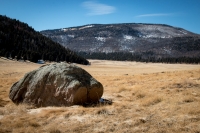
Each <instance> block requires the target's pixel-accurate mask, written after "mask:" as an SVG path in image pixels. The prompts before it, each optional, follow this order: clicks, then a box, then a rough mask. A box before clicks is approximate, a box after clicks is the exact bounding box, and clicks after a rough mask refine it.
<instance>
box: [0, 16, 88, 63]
mask: <svg viewBox="0 0 200 133" xmlns="http://www.w3.org/2000/svg"><path fill="white" fill-rule="evenodd" d="M0 56H4V57H7V58H12V59H14V58H16V59H18V60H30V61H32V62H37V61H38V60H39V59H43V60H49V61H57V62H58V61H67V62H75V63H79V64H88V63H89V62H88V61H87V60H86V59H84V58H82V57H80V56H78V55H77V54H76V53H75V52H73V51H71V50H69V49H68V48H65V47H64V46H61V45H60V44H58V43H55V42H53V41H52V40H51V39H49V38H47V37H45V36H43V35H42V34H40V33H39V32H36V31H35V30H34V29H33V28H31V27H29V26H28V24H26V23H23V22H20V21H19V20H16V19H11V18H8V17H6V16H2V15H0Z"/></svg>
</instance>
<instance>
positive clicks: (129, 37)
mask: <svg viewBox="0 0 200 133" xmlns="http://www.w3.org/2000/svg"><path fill="white" fill-rule="evenodd" d="M124 39H125V40H132V39H133V37H132V36H130V35H124Z"/></svg>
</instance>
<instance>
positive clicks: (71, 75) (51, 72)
mask: <svg viewBox="0 0 200 133" xmlns="http://www.w3.org/2000/svg"><path fill="white" fill-rule="evenodd" d="M102 95H103V86H102V84H101V83H100V82H98V81H97V80H96V79H94V78H93V77H92V76H91V75H90V74H89V73H88V72H86V71H85V70H83V69H82V68H80V67H77V66H75V65H72V64H67V63H56V64H50V65H45V66H42V67H40V68H38V69H37V70H34V71H31V72H29V73H27V74H26V75H25V76H24V77H23V78H22V79H21V80H19V81H18V82H16V83H15V84H13V86H12V87H11V89H10V94H9V97H10V99H11V100H12V101H13V102H14V103H16V104H19V103H28V104H32V105H35V106H37V107H45V106H71V105H81V104H86V103H93V102H98V100H99V99H100V98H101V96H102Z"/></svg>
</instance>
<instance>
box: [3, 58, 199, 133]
mask: <svg viewBox="0 0 200 133" xmlns="http://www.w3.org/2000/svg"><path fill="white" fill-rule="evenodd" d="M90 61H91V65H90V66H83V65H78V66H80V67H82V68H83V69H85V70H86V71H88V72H89V73H90V74H91V75H92V76H93V77H94V78H96V79H97V80H98V81H100V82H101V83H102V84H103V86H104V95H103V98H105V99H111V100H112V101H113V104H112V105H106V106H103V105H99V106H97V107H83V106H72V107H47V108H32V107H31V106H29V105H18V106H16V105H15V104H13V103H12V101H11V100H10V99H9V98H8V94H9V90H10V87H11V86H12V84H13V83H15V82H16V81H18V80H19V79H20V78H22V77H23V76H24V74H25V73H27V72H29V71H31V70H34V69H37V68H38V67H40V66H41V65H39V64H34V63H23V62H16V61H9V60H3V59H0V133H4V132H5V133H10V132H13V133H23V132H25V133H35V132H47V133H48V132H49V133H62V132H78V133H93V132H95V133H107V132H115V133H126V132H127V133H141V132H154V133H188V132H191V133H200V65H192V64H190V65H187V64H162V63H139V62H120V61H101V60H90Z"/></svg>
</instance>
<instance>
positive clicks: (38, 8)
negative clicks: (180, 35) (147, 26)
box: [0, 0, 200, 34]
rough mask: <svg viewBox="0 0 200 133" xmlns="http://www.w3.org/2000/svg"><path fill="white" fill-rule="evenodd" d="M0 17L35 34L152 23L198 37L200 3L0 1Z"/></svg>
mask: <svg viewBox="0 0 200 133" xmlns="http://www.w3.org/2000/svg"><path fill="white" fill-rule="evenodd" d="M0 14H1V15H6V16H8V17H11V18H15V19H18V20H20V21H22V22H25V23H27V24H28V25H29V26H31V27H33V28H34V29H35V30H37V31H41V30H46V29H58V28H66V27H73V26H80V25H86V24H94V23H95V24H110V23H155V24H168V25H171V26H175V27H181V28H184V29H186V30H189V31H191V32H194V33H198V34H200V0H0Z"/></svg>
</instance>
